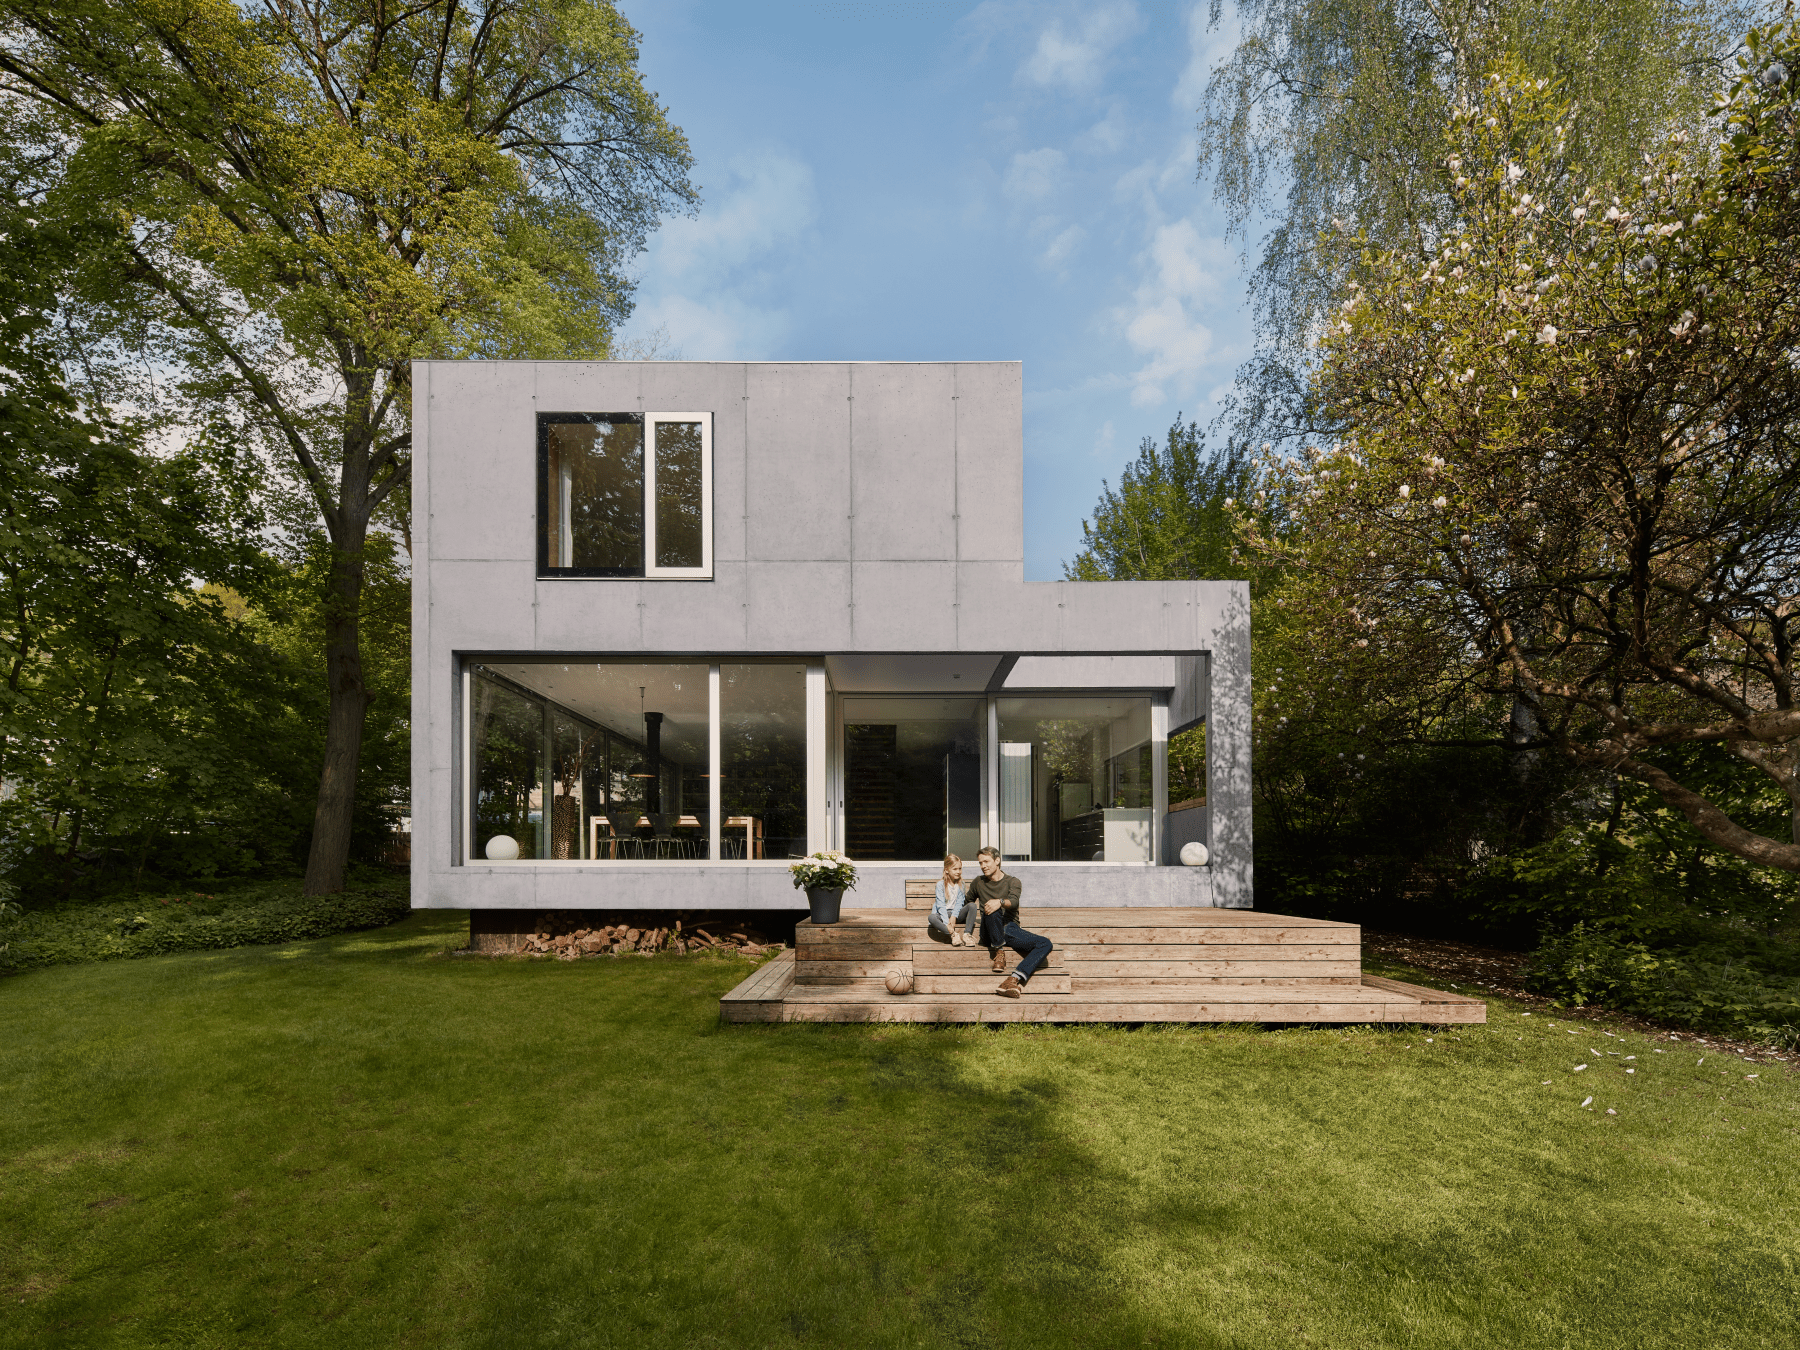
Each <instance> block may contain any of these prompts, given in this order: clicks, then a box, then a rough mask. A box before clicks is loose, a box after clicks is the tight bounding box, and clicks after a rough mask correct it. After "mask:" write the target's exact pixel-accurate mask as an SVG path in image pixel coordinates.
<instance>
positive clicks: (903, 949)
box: [794, 942, 913, 961]
mask: <svg viewBox="0 0 1800 1350" xmlns="http://www.w3.org/2000/svg"><path fill="white" fill-rule="evenodd" d="M794 950H795V952H796V954H797V955H798V956H799V959H800V960H802V961H901V960H904V961H910V960H912V954H913V944H912V943H910V942H802V943H800V944H799V946H797V947H796V948H795V949H794Z"/></svg>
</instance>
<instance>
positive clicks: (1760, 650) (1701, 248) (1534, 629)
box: [1246, 25, 1800, 872]
mask: <svg viewBox="0 0 1800 1350" xmlns="http://www.w3.org/2000/svg"><path fill="white" fill-rule="evenodd" d="M1746 45H1747V51H1748V52H1749V55H1748V56H1746V57H1745V58H1744V68H1743V70H1742V73H1741V75H1740V77H1739V78H1738V79H1737V81H1736V83H1735V84H1734V85H1733V86H1732V87H1731V88H1730V89H1729V90H1728V92H1726V93H1725V94H1723V95H1721V97H1720V100H1719V103H1718V107H1717V108H1716V110H1715V111H1716V113H1717V114H1718V116H1719V117H1720V118H1721V120H1722V122H1723V125H1724V135H1723V139H1721V140H1720V141H1719V143H1718V144H1717V146H1716V147H1708V148H1705V149H1701V148H1698V147H1693V146H1690V145H1689V144H1688V143H1687V141H1686V138H1685V137H1683V136H1682V135H1681V134H1680V133H1677V134H1676V135H1675V136H1674V137H1672V138H1671V140H1670V142H1669V144H1668V145H1667V147H1666V150H1665V151H1664V152H1663V153H1661V154H1659V155H1655V156H1652V155H1646V156H1644V164H1643V169H1644V172H1643V174H1642V176H1641V178H1640V179H1639V180H1638V181H1637V182H1635V183H1632V184H1629V185H1625V186H1614V187H1611V188H1608V187H1604V186H1602V184H1601V183H1600V182H1598V181H1596V180H1595V179H1593V178H1591V177H1590V176H1588V175H1586V174H1584V172H1583V169H1582V167H1581V166H1580V165H1578V164H1576V163H1573V162H1571V161H1570V158H1569V156H1568V146H1569V145H1570V144H1571V142H1572V140H1573V135H1572V131H1573V128H1574V127H1575V126H1576V123H1577V119H1578V118H1579V116H1580V110H1579V109H1578V108H1576V107H1574V106H1571V105H1568V104H1564V103H1561V102H1559V101H1558V94H1557V90H1556V89H1555V88H1553V87H1549V86H1548V85H1547V84H1546V82H1545V81H1542V80H1537V79H1531V78H1528V77H1525V76H1523V75H1522V74H1521V73H1520V72H1519V70H1518V68H1517V67H1510V68H1503V69H1502V70H1501V71H1500V72H1499V73H1496V74H1494V75H1492V76H1490V78H1489V79H1488V80H1487V82H1486V83H1485V84H1484V85H1483V86H1482V88H1481V91H1480V93H1479V95H1477V96H1475V97H1472V98H1471V99H1470V100H1468V101H1467V102H1466V103H1464V104H1463V105H1462V106H1461V107H1459V108H1458V109H1457V110H1456V115H1455V117H1454V119H1453V122H1452V126H1451V128H1450V131H1449V132H1448V135H1447V141H1448V144H1447V145H1446V147H1445V155H1444V158H1443V161H1442V173H1443V177H1444V184H1443V186H1444V188H1445V190H1446V191H1448V192H1449V193H1451V194H1452V196H1453V198H1454V200H1455V202H1456V204H1457V216H1456V219H1455V221H1454V223H1453V224H1452V225H1450V226H1449V227H1448V228H1447V229H1446V230H1445V231H1444V232H1443V233H1442V234H1441V235H1438V236H1436V237H1434V238H1433V239H1432V240H1431V242H1430V248H1429V257H1430V260H1429V261H1428V262H1427V263H1425V264H1424V265H1423V266H1421V265H1420V263H1419V262H1418V260H1417V255H1416V254H1412V253H1410V252H1409V253H1407V254H1398V253H1394V252H1376V251H1373V250H1369V249H1367V248H1366V247H1364V245H1363V244H1362V243H1361V242H1359V241H1358V240H1356V239H1349V238H1344V239H1341V240H1340V242H1339V245H1338V246H1339V247H1341V248H1344V249H1346V250H1350V251H1353V252H1355V254H1356V257H1355V270H1356V274H1357V275H1356V280H1355V281H1354V282H1353V283H1352V288H1351V295H1350V298H1349V299H1348V300H1346V301H1345V302H1344V303H1343V305H1342V308H1341V310H1340V311H1339V312H1337V313H1336V314H1335V315H1333V316H1332V320H1331V322H1330V325H1329V329H1328V330H1327V331H1325V332H1324V333H1322V334H1320V356H1321V363H1320V374H1319V377H1318V383H1317V386H1316V393H1317V396H1318V399H1319V406H1320V407H1321V408H1322V409H1324V410H1325V411H1326V412H1327V414H1328V415H1329V416H1330V417H1332V418H1333V419H1334V421H1335V422H1336V424H1337V425H1338V426H1340V427H1341V428H1343V432H1342V438H1341V440H1340V442H1339V443H1338V444H1335V445H1332V446H1329V447H1313V448H1309V449H1307V450H1306V451H1305V452H1304V453H1303V454H1302V455H1301V456H1299V457H1296V458H1294V459H1290V460H1285V461H1270V462H1269V463H1268V464H1267V465H1266V466H1265V470H1264V472H1265V475H1266V480H1265V483H1264V490H1265V491H1266V492H1268V493H1269V494H1271V495H1272V497H1274V498H1276V499H1279V500H1280V501H1281V502H1282V504H1283V506H1284V509H1285V512H1286V515H1285V516H1284V520H1285V522H1286V528H1284V529H1283V530H1282V531H1281V532H1280V533H1275V532H1272V531H1269V530H1265V529H1259V528H1258V527H1256V526H1254V525H1248V524H1247V526H1246V529H1247V532H1248V534H1249V536H1250V537H1251V539H1252V540H1253V542H1254V543H1255V545H1256V546H1257V547H1258V548H1259V549H1260V550H1261V552H1262V553H1263V554H1264V556H1265V557H1267V558H1270V559H1273V560H1276V561H1279V562H1282V563H1284V564H1286V565H1287V566H1288V567H1289V569H1290V572H1289V575H1290V581H1289V583H1288V586H1289V589H1288V591H1287V594H1286V595H1285V596H1284V597H1283V601H1284V603H1285V604H1286V605H1288V606H1290V607H1291V608H1292V610H1293V611H1294V612H1296V613H1297V614H1298V615H1300V616H1302V618H1303V622H1304V623H1305V626H1306V627H1307V628H1308V629H1309V630H1310V631H1312V632H1314V633H1317V634H1323V635H1326V638H1325V641H1326V645H1327V647H1328V648H1329V649H1330V651H1329V653H1328V655H1329V656H1330V657H1331V661H1330V662H1329V663H1330V664H1334V665H1335V666H1336V667H1337V668H1340V669H1345V670H1351V671H1355V670H1361V671H1364V672H1365V673H1366V672H1368V671H1371V670H1386V671H1389V672H1393V671H1396V670H1405V669H1408V668H1410V669H1411V670H1412V671H1414V672H1415V673H1417V674H1418V675H1419V678H1420V680H1422V681H1423V682H1425V683H1427V684H1434V685H1435V690H1436V693H1437V694H1438V695H1439V696H1440V697H1441V698H1442V699H1443V700H1444V701H1445V703H1446V705H1448V704H1453V703H1455V702H1456V701H1457V700H1459V699H1460V700H1462V706H1464V707H1466V708H1469V707H1481V706H1487V707H1494V706H1497V701H1498V706H1505V705H1510V706H1511V707H1512V708H1513V710H1514V711H1513V713H1512V717H1511V725H1510V726H1509V727H1502V726H1493V727H1492V728H1491V730H1492V731H1493V732H1494V739H1496V740H1505V741H1510V742H1511V743H1513V744H1514V745H1516V746H1519V747H1521V748H1545V749H1554V750H1557V751H1560V752H1562V754H1564V755H1565V756H1567V757H1569V758H1570V759H1572V760H1573V761H1575V762H1577V763H1581V764H1587V765H1593V766H1598V767H1602V768H1605V769H1608V770H1612V771H1617V772H1622V773H1627V774H1631V775H1635V776H1636V777H1638V778H1640V779H1642V780H1644V781H1646V782H1647V783H1649V784H1650V785H1651V786H1652V787H1653V788H1655V789H1656V790H1657V791H1658V792H1659V793H1660V794H1661V795H1662V797H1663V798H1664V799H1665V800H1666V801H1668V802H1669V803H1670V805H1671V806H1673V807H1675V808H1676V809H1678V810H1680V811H1681V813H1682V814H1683V815H1684V816H1686V817H1687V819H1688V820H1689V821H1690V822H1691V823H1692V824H1693V825H1694V827H1695V828H1696V829H1697V830H1698V831H1699V832H1700V834H1701V835H1702V836H1704V837H1705V838H1706V839H1707V840H1709V841H1710V842H1712V843H1714V844H1716V845H1718V846H1719V847H1721V848H1724V849H1726V850H1728V851H1730V852H1731V853H1734V854H1736V855H1738V856H1740V857H1742V858H1745V859H1747V860H1749V861H1751V862H1755V863H1761V864H1768V865H1773V866H1776V867H1781V868H1785V869H1787V870H1789V871H1797V872H1800V778H1797V770H1800V709H1796V708H1795V705H1794V698H1793V694H1794V690H1793V657H1794V652H1793V641H1794V637H1795V635H1796V634H1795V619H1796V602H1797V601H1800V567H1797V564H1800V453H1797V449H1800V447H1797V444H1796V435H1797V434H1800V378H1797V372H1796V369H1795V357H1796V354H1797V353H1800V242H1797V236H1800V176H1797V175H1796V138H1795V102H1796V100H1795V88H1794V81H1793V79H1792V78H1791V75H1790V72H1791V71H1792V70H1793V69H1795V68H1796V62H1800V28H1797V27H1795V26H1791V25H1782V26H1779V27H1775V28H1770V29H1766V30H1762V31H1759V32H1756V33H1752V34H1751V35H1750V37H1749V39H1748V40H1747V44H1746ZM1415 683H1416V682H1415ZM1696 742H1699V743H1705V742H1711V743H1717V744H1722V745H1724V746H1726V747H1728V748H1729V749H1730V750H1731V751H1732V752H1734V753H1735V754H1737V755H1738V756H1740V757H1741V758H1742V759H1743V760H1745V761H1747V762H1748V763H1750V764H1752V765H1754V766H1756V768H1757V769H1759V770H1761V771H1762V772H1763V773H1764V774H1766V775H1767V777H1768V778H1769V779H1770V780H1772V781H1773V782H1774V783H1775V784H1778V785H1779V786H1780V788H1781V790H1782V791H1783V792H1785V793H1786V794H1787V796H1788V799H1789V801H1790V802H1791V803H1792V808H1793V817H1794V823H1795V826H1796V833H1795V836H1794V841H1793V842H1783V841H1781V840H1778V839H1774V838H1769V837H1767V836H1765V835H1761V834H1758V833H1756V832H1754V831H1753V830H1750V829H1747V828H1745V827H1744V826H1743V825H1742V824H1741V823H1739V822H1738V821H1737V820H1734V819H1733V818H1732V816H1731V815H1730V814H1728V813H1727V812H1726V811H1725V810H1723V809H1721V807H1720V806H1719V804H1718V803H1717V802H1716V801H1714V800H1710V799H1709V798H1708V797H1707V796H1706V795H1703V794H1702V792H1700V791H1696V790H1695V784H1694V783H1692V782H1689V783H1684V782H1682V781H1679V780H1678V779H1677V778H1676V777H1675V775H1674V774H1673V773H1672V772H1671V771H1670V765H1669V762H1668V757H1667V756H1666V755H1662V756H1659V754H1658V751H1659V750H1661V749H1664V748H1667V747H1673V746H1678V745H1683V744H1691V743H1696Z"/></svg>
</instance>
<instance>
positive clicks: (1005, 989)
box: [994, 975, 1025, 998]
mask: <svg viewBox="0 0 1800 1350" xmlns="http://www.w3.org/2000/svg"><path fill="white" fill-rule="evenodd" d="M1024 989H1025V986H1024V985H1022V984H1020V983H1019V977H1018V976H1017V975H1008V976H1007V977H1006V978H1005V979H1004V980H1002V981H1000V987H999V988H998V989H996V990H994V992H995V993H996V994H998V995H1000V997H1001V998H1017V997H1018V996H1019V995H1020V994H1021V993H1023V992H1024Z"/></svg>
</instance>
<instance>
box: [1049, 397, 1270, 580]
mask: <svg viewBox="0 0 1800 1350" xmlns="http://www.w3.org/2000/svg"><path fill="white" fill-rule="evenodd" d="M1253 478H1254V474H1253V471H1252V467H1251V464H1250V458H1249V455H1248V454H1247V453H1246V452H1245V451H1244V449H1243V447H1241V446H1237V445H1227V446H1226V448H1225V449H1223V450H1220V451H1215V452H1213V453H1212V454H1210V455H1209V454H1208V453H1207V450H1206V433H1205V432H1203V431H1201V430H1200V428H1199V427H1198V426H1196V425H1195V424H1194V423H1193V422H1187V423H1185V424H1184V423H1183V422H1182V420H1181V415H1180V414H1179V413H1177V414H1176V416H1175V422H1174V425H1172V426H1171V427H1170V428H1169V434H1168V438H1167V440H1166V441H1165V442H1164V443H1163V444H1162V445H1160V446H1159V445H1157V443H1156V442H1155V441H1154V440H1153V439H1152V438H1150V437H1149V436H1146V437H1144V439H1143V442H1142V443H1141V444H1140V445H1139V446H1138V456H1137V459H1136V461H1135V462H1133V463H1131V464H1128V465H1126V466H1125V471H1124V473H1122V474H1121V475H1120V476H1119V489H1118V491H1117V492H1114V491H1113V490H1112V488H1111V487H1110V486H1108V485H1107V484H1105V483H1102V484H1101V485H1100V501H1099V504H1098V505H1096V506H1095V507H1094V514H1093V518H1092V519H1090V520H1085V521H1083V522H1082V524H1081V538H1082V545H1083V546H1082V550H1081V552H1080V553H1078V554H1076V555H1075V560H1074V561H1073V562H1070V563H1065V564H1064V565H1063V576H1064V577H1066V578H1068V579H1069V580H1070V581H1166V580H1170V579H1173V578H1183V577H1201V578H1207V579H1211V580H1220V579H1230V578H1240V579H1241V578H1243V577H1245V576H1247V575H1248V573H1247V571H1246V570H1245V568H1244V567H1243V565H1242V564H1241V563H1239V562H1238V560H1237V559H1236V557H1235V556H1234V555H1235V553H1236V542H1235V538H1234V522H1233V517H1232V514H1231V510H1230V503H1231V501H1232V500H1233V498H1243V497H1245V496H1247V495H1248V492H1249V488H1250V484H1251V482H1252V481H1253Z"/></svg>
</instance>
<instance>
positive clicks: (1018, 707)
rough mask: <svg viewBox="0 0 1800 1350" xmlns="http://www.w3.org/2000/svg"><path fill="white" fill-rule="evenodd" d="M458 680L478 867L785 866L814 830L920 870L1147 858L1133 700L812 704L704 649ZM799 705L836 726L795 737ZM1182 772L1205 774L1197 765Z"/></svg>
mask: <svg viewBox="0 0 1800 1350" xmlns="http://www.w3.org/2000/svg"><path fill="white" fill-rule="evenodd" d="M466 690H467V706H466V712H467V718H468V727H469V740H468V766H467V773H468V777H467V783H468V795H467V806H466V810H467V813H468V814H467V816H466V822H467V830H468V835H467V852H466V857H467V860H468V861H471V862H479V861H482V860H484V859H494V860H497V861H511V860H514V859H519V860H527V861H536V862H549V863H554V862H581V861H586V862H598V863H612V862H647V861H672V862H673V861H704V860H711V859H715V858H716V859H718V860H721V861H767V862H770V863H778V862H784V861H786V860H787V859H789V858H792V857H796V856H799V855H801V854H804V853H806V852H807V851H808V849H809V848H812V847H825V846H826V845H827V840H828V838H829V839H834V840H835V841H836V845H837V846H838V847H840V848H842V849H844V850H845V852H847V853H848V854H849V855H850V856H851V857H852V858H855V859H859V860H862V861H865V862H870V863H875V862H904V863H917V864H919V865H920V866H921V867H925V866H927V865H931V864H935V863H936V862H937V860H938V859H940V858H941V857H942V856H943V855H944V854H945V853H947V852H948V853H955V854H958V855H959V856H961V857H963V858H964V859H972V858H973V856H974V854H975V852H976V850H977V849H978V848H979V847H980V846H981V845H982V844H983V843H985V842H989V841H990V840H992V841H993V842H994V843H996V844H997V845H998V847H999V848H1000V850H1001V853H1002V855H1003V857H1005V858H1007V859H1009V860H1016V861H1032V862H1057V861H1060V862H1116V863H1147V862H1150V861H1151V860H1152V845H1153V841H1154V838H1155V834H1156V829H1155V824H1156V823H1155V821H1154V820H1153V813H1154V810H1155V805H1156V802H1157V800H1158V799H1159V794H1158V792H1157V790H1156V789H1157V784H1156V781H1155V774H1156V771H1157V766H1158V764H1159V763H1160V762H1162V759H1163V757H1162V756H1159V755H1158V754H1157V753H1156V751H1157V747H1156V746H1155V744H1154V743H1153V740H1152V711H1151V700H1150V699H1149V698H1148V697H1147V696H1143V695H1134V694H1104V693H1080V694H1075V693H1071V694H1031V695H1018V696H1011V697H987V696H979V695H978V696H972V697H971V696H951V695H941V696H937V695H905V696H901V695H895V696H882V695H862V694H855V695H848V694H847V695H840V696H833V695H831V694H830V692H829V686H828V685H826V684H824V683H823V682H822V681H821V684H820V686H819V689H818V690H817V691H816V692H817V693H822V694H823V695H824V697H825V699H826V702H825V703H824V704H822V705H820V706H816V707H812V708H811V709H810V713H809V704H808V667H807V665H806V664H805V663H804V662H803V661H797V660H762V661H754V660H751V661H744V660H740V661H735V662H715V663H709V662H706V661H705V659H704V658H701V659H700V660H693V659H691V658H690V659H688V660H685V661H662V662H643V661H638V662H616V661H592V660H589V661H579V660H568V659H566V658H559V659H555V660H547V659H532V660H491V661H484V662H478V663H471V664H470V665H469V667H468V668H467V684H466ZM809 715H810V716H811V717H817V718H819V721H817V722H816V723H812V724H811V725H812V726H814V727H815V729H816V730H817V731H818V732H821V733H824V732H828V731H829V729H830V728H831V727H833V726H836V727H841V736H824V735H822V736H821V739H820V741H819V743H816V744H814V743H809ZM995 731H997V733H998V735H997V738H993V737H994V732H995ZM1189 735H1190V736H1191V735H1192V733H1189ZM990 738H993V739H990ZM1195 739H1196V740H1197V739H1198V738H1197V737H1196V738H1195ZM1174 748H1175V747H1172V748H1171V749H1172V750H1173V749H1174ZM1196 758H1197V759H1198V756H1196ZM1182 768H1183V770H1184V772H1185V771H1186V770H1188V769H1190V768H1192V769H1194V770H1196V771H1197V773H1198V775H1200V777H1199V781H1200V782H1202V783H1203V782H1204V777H1203V775H1204V761H1203V759H1200V760H1199V762H1198V763H1197V764H1196V765H1194V766H1187V765H1186V764H1185V762H1184V763H1183V765H1182ZM809 782H813V783H817V784H821V785H823V786H822V788H821V789H820V790H821V791H823V792H824V793H826V794H828V796H829V797H830V798H836V799H837V800H836V802H835V806H836V807H837V808H839V809H840V810H841V815H835V814H834V813H833V812H832V811H831V810H829V809H828V808H829V807H831V806H833V805H834V803H833V802H831V801H829V800H825V799H822V800H820V801H816V802H809V800H808V784H809ZM715 786H716V788H717V794H718V795H717V813H716V815H715V810H714V807H715V798H714V791H715ZM996 789H997V791H996ZM834 820H835V822H836V824H832V823H831V822H833V821H834ZM809 828H814V829H818V830H821V831H823V832H824V833H823V834H821V836H820V837H818V838H816V839H814V838H809V833H808V831H809Z"/></svg>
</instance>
